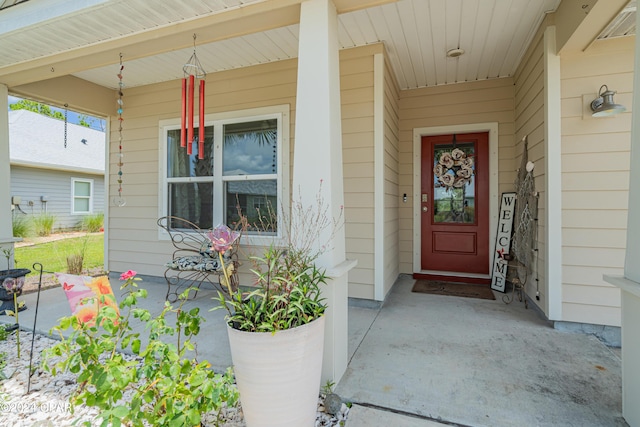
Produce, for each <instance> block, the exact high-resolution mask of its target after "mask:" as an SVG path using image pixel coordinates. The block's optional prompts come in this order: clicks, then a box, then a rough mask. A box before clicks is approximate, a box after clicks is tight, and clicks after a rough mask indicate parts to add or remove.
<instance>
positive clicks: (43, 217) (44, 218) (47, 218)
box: [33, 213, 56, 236]
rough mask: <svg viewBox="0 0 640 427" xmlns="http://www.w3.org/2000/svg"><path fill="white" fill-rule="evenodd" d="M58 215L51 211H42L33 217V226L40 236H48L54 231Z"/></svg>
mask: <svg viewBox="0 0 640 427" xmlns="http://www.w3.org/2000/svg"><path fill="white" fill-rule="evenodd" d="M55 222H56V216H55V215H53V214H50V213H41V214H40V215H35V216H34V217H33V228H34V229H35V232H36V234H37V235H38V236H48V235H49V234H51V232H52V231H53V225H54V224H55Z"/></svg>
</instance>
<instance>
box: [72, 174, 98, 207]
mask: <svg viewBox="0 0 640 427" xmlns="http://www.w3.org/2000/svg"><path fill="white" fill-rule="evenodd" d="M71 194H72V196H71V213H72V214H89V213H91V212H92V208H93V180H92V179H80V178H71Z"/></svg>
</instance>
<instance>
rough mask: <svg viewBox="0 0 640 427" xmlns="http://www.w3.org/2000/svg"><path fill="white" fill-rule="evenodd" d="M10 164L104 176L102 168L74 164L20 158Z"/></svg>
mask: <svg viewBox="0 0 640 427" xmlns="http://www.w3.org/2000/svg"><path fill="white" fill-rule="evenodd" d="M10 164H11V166H23V167H26V168H34V169H47V170H54V171H63V172H73V173H87V174H90V175H100V176H104V170H101V169H92V168H81V167H76V166H61V165H54V164H49V163H38V162H27V161H21V160H12V161H11V163H10Z"/></svg>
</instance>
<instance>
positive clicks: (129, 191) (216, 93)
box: [108, 60, 297, 276]
mask: <svg viewBox="0 0 640 427" xmlns="http://www.w3.org/2000/svg"><path fill="white" fill-rule="evenodd" d="M296 70H297V65H296V61H293V60H291V61H282V62H277V63H273V64H268V65H264V66H257V67H250V68H244V69H239V70H234V71H229V72H221V73H211V74H209V75H208V76H207V97H206V112H207V114H211V113H217V112H224V111H233V110H243V109H247V108H255V107H264V106H271V105H278V104H290V105H291V119H290V126H291V129H290V135H291V138H290V141H291V145H290V147H291V149H293V147H294V142H293V135H294V131H293V128H294V125H295V94H296ZM125 99H126V104H125V110H124V114H123V117H124V119H125V121H124V132H123V139H124V141H123V151H124V153H125V157H124V166H123V168H122V169H123V181H124V182H123V195H124V197H125V198H126V201H127V203H126V206H124V207H113V206H112V207H111V209H110V218H109V231H110V234H109V235H110V240H109V253H108V257H109V268H110V269H111V270H114V271H125V270H127V269H129V268H134V269H136V270H137V271H138V272H140V273H142V274H149V275H155V276H161V275H162V274H163V273H164V268H163V267H162V266H163V264H164V263H165V261H166V260H167V259H168V257H169V254H170V252H171V246H170V243H169V242H166V241H158V227H157V225H156V219H157V217H158V214H159V212H160V209H159V206H158V202H159V198H158V191H159V183H158V180H159V172H158V161H159V151H158V147H159V144H160V143H161V142H160V141H159V140H158V125H159V123H158V122H159V120H163V119H175V118H179V117H180V81H178V80H176V81H172V82H166V83H160V84H155V85H149V86H144V87H138V88H133V89H130V90H126V93H125ZM111 129H112V130H115V129H117V124H116V123H112V125H111ZM117 141H118V135H117V133H116V132H115V131H114V132H112V134H111V145H110V161H109V171H110V193H111V194H117V183H116V179H117V178H116V177H117V171H118V167H117V152H118V145H117ZM245 264H246V263H245ZM245 267H246V266H245Z"/></svg>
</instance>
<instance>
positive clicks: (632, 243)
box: [604, 14, 640, 426]
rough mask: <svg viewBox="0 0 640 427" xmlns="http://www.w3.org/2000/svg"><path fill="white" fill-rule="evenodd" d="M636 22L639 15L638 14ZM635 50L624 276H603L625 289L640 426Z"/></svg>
mask: <svg viewBox="0 0 640 427" xmlns="http://www.w3.org/2000/svg"><path fill="white" fill-rule="evenodd" d="M637 25H640V14H636V26H637ZM635 50H636V56H635V64H634V76H633V111H632V113H631V114H632V119H631V165H630V169H631V173H630V181H629V211H628V218H627V248H626V252H625V264H624V277H620V276H617V277H612V276H607V275H605V277H604V279H605V280H606V281H607V282H609V283H611V284H613V285H616V286H618V287H620V288H621V289H622V291H621V298H622V415H623V416H624V419H625V420H626V421H627V423H629V425H630V426H640V406H639V405H638V396H640V363H638V361H639V360H640V328H638V325H640V262H638V261H640V239H639V238H638V236H640V43H638V40H637V39H636V45H635Z"/></svg>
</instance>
